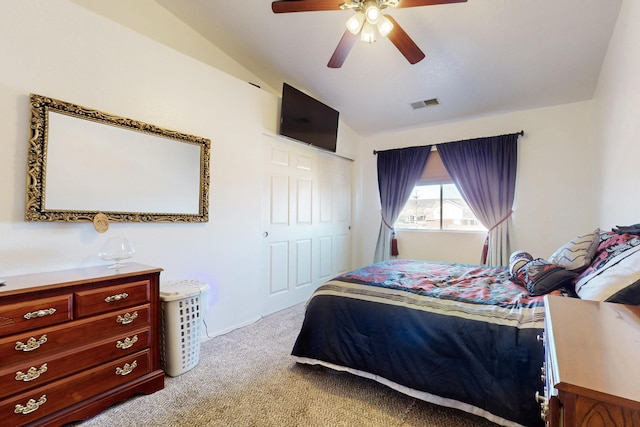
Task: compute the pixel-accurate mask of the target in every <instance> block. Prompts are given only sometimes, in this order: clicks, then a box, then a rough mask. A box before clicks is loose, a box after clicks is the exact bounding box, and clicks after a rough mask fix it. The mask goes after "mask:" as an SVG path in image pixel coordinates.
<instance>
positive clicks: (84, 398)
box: [0, 263, 164, 426]
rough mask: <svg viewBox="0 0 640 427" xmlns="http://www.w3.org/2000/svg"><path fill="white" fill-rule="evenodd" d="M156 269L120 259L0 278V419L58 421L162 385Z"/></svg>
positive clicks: (31, 422)
mask: <svg viewBox="0 0 640 427" xmlns="http://www.w3.org/2000/svg"><path fill="white" fill-rule="evenodd" d="M161 271H162V270H161V269H159V268H155V267H148V266H145V265H140V264H134V263H130V264H127V265H126V266H125V267H124V268H122V269H120V270H112V269H109V268H107V266H100V267H90V268H81V269H75V270H67V271H54V272H50V273H41V274H30V275H24V276H14V277H5V278H3V279H4V280H6V282H7V283H6V285H4V286H0V424H1V425H3V426H22V425H30V426H45V425H46V426H58V425H62V424H65V423H68V422H70V421H74V420H80V419H84V418H87V417H90V416H93V415H95V414H97V413H99V412H100V411H102V410H104V409H105V408H107V407H109V406H111V405H113V404H114V403H116V402H118V401H121V400H124V399H126V398H127V397H129V396H131V395H133V394H135V393H146V394H148V393H153V392H155V391H157V390H160V389H162V388H163V387H164V373H163V371H162V370H161V368H160V348H159V327H160V300H159V289H158V288H159V277H160V272H161Z"/></svg>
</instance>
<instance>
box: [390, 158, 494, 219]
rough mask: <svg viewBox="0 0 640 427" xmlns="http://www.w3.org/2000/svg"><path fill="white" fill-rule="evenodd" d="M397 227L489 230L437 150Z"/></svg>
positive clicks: (403, 211) (399, 217) (405, 207)
mask: <svg viewBox="0 0 640 427" xmlns="http://www.w3.org/2000/svg"><path fill="white" fill-rule="evenodd" d="M394 227H395V228H397V229H412V230H457V231H487V229H486V228H484V226H483V225H482V224H481V223H480V221H478V219H477V218H476V217H475V215H474V214H473V212H471V209H470V208H469V206H468V205H467V203H466V202H465V201H464V199H463V198H462V196H461V195H460V192H459V191H458V188H457V187H456V186H455V184H454V183H453V180H452V179H451V177H450V176H449V174H448V173H447V170H446V169H445V167H444V165H443V164H442V160H441V159H440V156H439V155H438V152H437V151H434V152H432V153H431V155H429V160H427V164H426V166H425V168H424V172H423V173H422V177H421V178H420V180H419V181H418V183H417V184H416V186H415V187H414V189H413V193H411V196H410V197H409V200H408V201H407V204H406V205H405V206H404V208H403V209H402V211H401V212H400V215H399V216H398V220H397V221H396V223H395V225H394Z"/></svg>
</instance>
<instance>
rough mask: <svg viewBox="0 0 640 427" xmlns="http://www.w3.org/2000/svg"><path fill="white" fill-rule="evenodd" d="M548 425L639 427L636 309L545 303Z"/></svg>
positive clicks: (561, 300) (639, 318) (571, 301)
mask: <svg viewBox="0 0 640 427" xmlns="http://www.w3.org/2000/svg"><path fill="white" fill-rule="evenodd" d="M545 305H546V308H545V336H544V345H545V366H544V367H543V381H544V382H545V392H546V398H544V399H543V398H542V397H539V401H540V403H541V405H542V407H543V413H546V420H547V425H548V426H550V427H556V426H565V427H569V426H571V427H573V426H590V427H595V426H599V427H600V426H602V427H604V426H607V427H610V426H620V427H622V426H625V427H626V426H640V367H639V365H640V307H637V306H627V305H622V304H614V303H602V302H596V301H585V300H580V299H575V298H566V297H559V296H547V297H546V298H545Z"/></svg>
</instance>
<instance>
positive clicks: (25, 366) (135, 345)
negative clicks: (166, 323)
mask: <svg viewBox="0 0 640 427" xmlns="http://www.w3.org/2000/svg"><path fill="white" fill-rule="evenodd" d="M150 336H151V335H150V333H149V328H146V329H140V330H136V331H133V332H132V333H131V334H130V335H121V336H118V337H113V338H110V339H107V340H102V341H100V342H97V343H95V344H93V345H85V346H76V348H75V349H74V348H70V349H69V350H68V351H66V352H64V353H63V352H60V353H59V354H55V353H52V354H50V355H48V356H47V355H45V356H44V357H37V358H31V360H27V361H25V362H24V363H21V362H18V363H15V364H13V365H6V364H4V363H3V364H2V367H0V384H1V385H2V387H0V399H1V398H3V397H7V396H9V395H12V394H16V393H20V392H22V391H25V390H29V389H31V388H35V387H38V386H41V385H45V384H47V383H50V382H51V381H54V380H57V379H59V378H62V377H65V376H69V375H72V374H74V373H76V372H80V371H83V370H86V369H89V368H92V367H94V366H97V365H100V364H103V363H106V362H109V361H111V360H115V359H118V358H120V357H122V356H126V355H128V354H132V353H135V352H137V351H140V350H143V349H146V348H148V347H149V344H150Z"/></svg>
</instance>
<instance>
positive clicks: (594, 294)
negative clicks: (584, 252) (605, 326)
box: [576, 233, 640, 305]
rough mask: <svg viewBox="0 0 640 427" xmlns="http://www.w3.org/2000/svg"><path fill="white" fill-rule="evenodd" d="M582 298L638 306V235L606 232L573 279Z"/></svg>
mask: <svg viewBox="0 0 640 427" xmlns="http://www.w3.org/2000/svg"><path fill="white" fill-rule="evenodd" d="M576 293H577V294H578V296H579V297H580V298H582V299H588V300H595V301H608V302H617V303H622V304H632V305H640V236H635V235H632V234H612V233H606V234H603V236H602V242H601V243H600V246H599V247H598V253H597V254H596V257H595V259H594V260H593V262H592V263H591V265H590V266H589V268H587V269H586V270H585V271H584V272H582V274H580V276H578V278H577V279H576Z"/></svg>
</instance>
